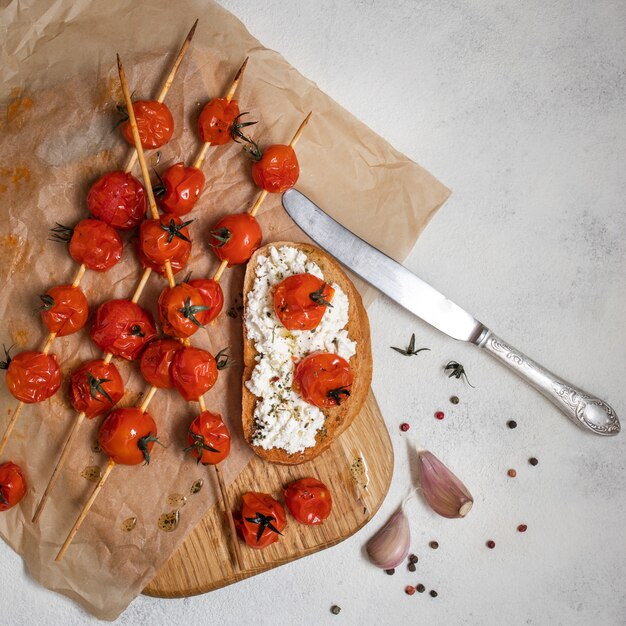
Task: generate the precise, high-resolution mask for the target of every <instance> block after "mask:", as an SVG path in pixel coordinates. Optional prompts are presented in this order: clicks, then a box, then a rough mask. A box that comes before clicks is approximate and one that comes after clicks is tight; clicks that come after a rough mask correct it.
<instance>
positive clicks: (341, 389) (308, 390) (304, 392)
mask: <svg viewBox="0 0 626 626" xmlns="http://www.w3.org/2000/svg"><path fill="white" fill-rule="evenodd" d="M352 378H353V376H352V370H351V369H350V363H348V361H346V360H345V359H344V358H342V357H340V356H339V355H338V354H332V353H330V352H314V353H313V354H309V356H307V357H305V358H304V359H302V360H301V361H299V362H298V363H296V366H295V371H294V375H293V388H294V389H295V390H296V391H297V392H298V393H299V394H300V396H301V397H302V399H303V400H305V401H306V402H308V403H310V404H314V405H315V406H318V407H320V408H321V409H329V408H331V407H333V406H338V405H340V404H342V403H343V402H345V400H346V399H347V398H349V397H350V389H351V387H352Z"/></svg>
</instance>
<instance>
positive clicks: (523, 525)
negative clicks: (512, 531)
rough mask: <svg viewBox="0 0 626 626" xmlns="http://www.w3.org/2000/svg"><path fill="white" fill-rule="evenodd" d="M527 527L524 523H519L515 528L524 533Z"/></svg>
mask: <svg viewBox="0 0 626 626" xmlns="http://www.w3.org/2000/svg"><path fill="white" fill-rule="evenodd" d="M527 529H528V526H526V524H520V525H519V526H518V527H517V530H518V531H519V532H520V533H525V532H526V530H527Z"/></svg>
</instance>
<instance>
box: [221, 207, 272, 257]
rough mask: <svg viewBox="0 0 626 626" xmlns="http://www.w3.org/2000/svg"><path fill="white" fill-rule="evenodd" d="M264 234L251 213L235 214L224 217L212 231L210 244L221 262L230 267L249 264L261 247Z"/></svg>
mask: <svg viewBox="0 0 626 626" xmlns="http://www.w3.org/2000/svg"><path fill="white" fill-rule="evenodd" d="M261 239H263V234H262V233H261V226H259V222H258V221H257V220H256V218H255V217H252V215H250V214H249V213H234V214H232V215H227V216H226V217H223V218H222V219H221V220H220V221H219V222H217V224H215V226H214V227H213V230H212V231H211V238H210V240H209V244H210V245H211V246H212V247H213V250H215V254H217V258H218V259H219V260H220V261H228V266H229V267H232V266H233V265H239V264H240V263H247V262H248V261H249V260H250V257H251V256H252V255H253V254H254V252H255V251H256V250H257V249H258V248H259V246H260V245H261Z"/></svg>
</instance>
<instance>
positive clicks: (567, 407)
mask: <svg viewBox="0 0 626 626" xmlns="http://www.w3.org/2000/svg"><path fill="white" fill-rule="evenodd" d="M282 202H283V207H284V208H285V210H286V211H287V213H288V214H289V216H290V217H291V218H292V219H293V221H294V222H295V223H296V224H297V225H298V226H299V227H300V228H301V229H302V230H303V231H304V232H305V233H306V234H307V235H308V236H309V237H310V238H311V239H312V240H313V241H315V242H316V243H317V244H318V245H319V246H320V247H321V248H323V249H324V250H326V251H327V252H328V253H329V254H331V255H332V256H334V257H335V258H336V259H337V260H339V261H340V262H341V263H342V264H343V265H345V266H346V267H347V268H349V269H350V270H352V271H353V272H355V273H356V274H358V275H359V276H360V277H361V278H363V279H365V280H366V281H367V282H368V283H369V284H370V285H372V286H374V287H376V289H378V290H379V291H381V292H382V293H384V294H385V295H387V296H389V297H390V298H391V299H392V300H395V301H396V302H397V303H398V304H400V305H401V306H403V307H404V308H405V309H407V310H408V311H410V312H411V313H413V314H414V315H417V316H418V317H420V318H421V319H423V320H424V321H426V322H428V323H429V324H430V325H431V326H434V327H435V328H437V329H438V330H440V331H442V332H444V333H446V334H447V335H449V336H450V337H452V338H454V339H457V340H460V341H467V342H470V343H473V344H475V345H477V346H478V347H480V348H483V349H484V350H485V351H486V352H487V353H489V354H490V355H491V356H493V357H494V358H496V359H497V360H498V361H500V362H501V363H502V364H503V365H506V366H507V367H508V368H509V369H511V370H512V371H514V372H515V373H516V374H517V375H518V376H520V377H521V378H522V379H524V380H525V381H526V382H528V383H529V384H531V385H532V386H533V387H535V388H536V389H537V390H538V391H539V392H540V393H542V394H543V395H544V396H545V397H546V398H548V399H549V400H550V401H551V402H552V403H553V404H554V405H556V406H557V407H558V408H559V409H560V410H561V411H562V412H563V413H565V415H567V416H568V417H569V418H570V419H571V420H572V421H573V422H575V423H576V424H577V425H579V426H581V427H583V428H586V429H587V430H590V431H591V432H594V433H596V434H598V435H608V436H610V435H616V434H617V433H618V432H619V431H620V423H619V420H618V418H617V415H616V414H615V411H614V410H613V409H612V408H611V407H610V406H609V405H608V404H607V403H606V402H604V400H600V399H599V398H597V397H596V396H594V395H592V394H590V393H588V392H586V391H583V390H582V389H579V388H577V387H575V386H574V385H572V384H571V383H568V382H566V381H565V380H563V379H562V378H559V377H558V376H556V375H555V374H553V373H552V372H550V371H548V370H547V369H545V368H544V367H542V366H541V365H539V364H538V363H536V362H535V361H532V360H531V359H529V358H528V357H527V356H526V355H525V354H523V353H522V352H521V351H519V350H517V349H516V348H513V347H512V346H511V345H509V344H508V343H506V342H505V341H503V340H502V339H501V338H500V337H498V336H497V335H496V334H495V333H494V332H493V331H491V330H490V329H489V328H487V327H486V326H485V325H484V324H482V323H481V322H479V321H478V320H477V319H476V318H475V317H474V316H473V315H471V314H470V313H468V312H467V311H465V310H464V309H462V308H461V307H460V306H458V305H457V304H455V303H454V302H452V301H451V300H449V299H448V298H446V297H445V296H444V295H443V294H441V293H440V292H439V291H437V290H436V289H435V288H434V287H431V286H430V285H429V284H428V283H426V282H425V281H423V280H422V279H421V278H419V277H417V276H416V275H415V274H413V272H411V271H409V270H408V269H406V268H405V267H404V266H403V265H401V264H400V263H398V262H397V261H394V260H393V259H392V258H391V257H389V256H387V255H386V254H384V253H383V252H381V251H380V250H378V249H376V248H374V247H373V246H371V245H370V244H369V243H367V242H366V241H364V240H363V239H361V238H360V237H358V236H357V235H355V234H354V233H352V232H351V231H349V230H348V229H347V228H345V227H344V226H342V225H341V224H339V222H337V221H336V220H335V219H333V218H332V217H330V215H328V214H327V213H325V212H324V211H323V210H322V209H321V208H320V207H319V206H317V205H316V204H315V203H314V202H312V201H311V200H310V199H309V198H307V197H306V196H305V195H304V194H302V193H300V192H299V191H297V190H296V189H290V190H288V191H286V192H285V193H284V194H283V198H282Z"/></svg>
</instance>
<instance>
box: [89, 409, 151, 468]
mask: <svg viewBox="0 0 626 626" xmlns="http://www.w3.org/2000/svg"><path fill="white" fill-rule="evenodd" d="M155 442H158V439H157V427H156V424H155V423H154V420H153V419H152V417H150V414H149V413H145V412H144V411H142V410H141V409H136V408H128V409H115V411H111V413H109V414H108V415H107V417H106V419H105V420H104V422H102V426H100V432H99V433H98V443H99V444H100V447H101V448H102V450H103V451H104V453H105V454H108V455H109V456H110V457H111V458H112V459H113V460H114V461H115V462H116V463H120V464H121V465H139V463H146V464H148V463H150V452H152V448H153V447H154V444H155Z"/></svg>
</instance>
